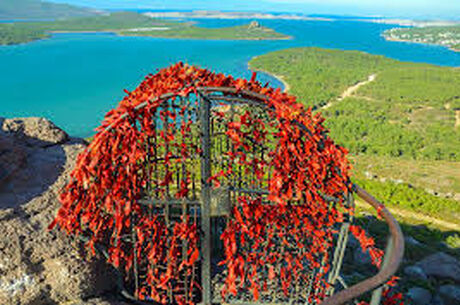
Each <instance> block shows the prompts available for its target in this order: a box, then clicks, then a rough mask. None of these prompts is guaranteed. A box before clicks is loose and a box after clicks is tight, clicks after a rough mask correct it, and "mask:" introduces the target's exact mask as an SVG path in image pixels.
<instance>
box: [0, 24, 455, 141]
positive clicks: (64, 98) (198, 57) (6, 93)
mask: <svg viewBox="0 0 460 305" xmlns="http://www.w3.org/2000/svg"><path fill="white" fill-rule="evenodd" d="M247 22H248V21H247V20H225V21H223V20H206V21H200V23H202V25H204V26H210V27H215V26H229V25H233V24H241V23H247ZM260 22H261V23H262V24H263V25H266V26H269V27H272V28H275V29H276V30H278V31H281V32H283V33H286V34H289V35H292V36H294V37H295V39H293V40H289V41H200V40H174V39H156V38H146V37H118V36H116V35H113V34H57V35H54V36H53V37H52V38H51V39H47V40H42V41H36V42H33V43H29V44H25V45H18V46H4V47H0V71H1V73H0V92H1V96H0V116H5V117H17V116H43V117H47V118H49V119H51V120H53V121H54V122H55V123H56V124H57V125H58V126H60V127H62V128H64V129H65V130H66V131H68V132H69V133H70V134H71V135H74V136H81V137H86V136H89V135H91V134H92V132H93V130H94V128H95V127H97V126H98V125H99V123H100V121H101V119H102V118H103V116H104V114H105V113H106V112H107V111H109V110H110V109H111V108H113V107H115V106H116V105H117V103H118V101H119V100H120V99H121V98H122V97H123V95H124V93H123V89H128V90H131V89H134V88H135V87H136V86H137V85H138V84H139V82H140V81H141V80H142V79H143V77H144V76H145V75H147V74H148V73H154V72H155V71H156V70H157V69H159V68H162V67H165V66H168V65H170V64H172V63H175V62H177V61H184V62H187V63H190V64H196V65H200V66H202V67H207V68H210V69H212V70H214V71H218V72H224V73H231V74H233V75H235V76H238V77H246V78H249V77H250V76H251V72H250V71H248V68H247V62H248V61H249V60H250V59H251V58H252V57H253V56H257V55H261V54H264V53H267V52H270V51H273V50H279V49H284V48H290V47H301V46H318V47H324V48H336V49H346V50H352V49H353V50H361V51H365V52H369V53H373V54H381V55H385V56H388V57H391V58H396V59H399V60H404V61H414V62H427V63H432V64H438V65H445V66H460V53H455V52H452V51H449V50H448V49H446V48H442V47H436V46H425V45H419V44H410V43H401V42H387V41H385V40H384V39H383V38H382V37H381V36H380V34H381V32H382V31H384V30H385V29H387V28H389V27H390V26H387V25H380V24H373V23H365V22H352V21H335V22H319V21H287V20H261V21H260ZM259 79H260V80H261V81H263V82H270V83H271V84H272V85H273V86H281V83H280V82H279V81H277V80H276V79H274V78H272V77H270V76H268V75H264V74H260V75H259Z"/></svg>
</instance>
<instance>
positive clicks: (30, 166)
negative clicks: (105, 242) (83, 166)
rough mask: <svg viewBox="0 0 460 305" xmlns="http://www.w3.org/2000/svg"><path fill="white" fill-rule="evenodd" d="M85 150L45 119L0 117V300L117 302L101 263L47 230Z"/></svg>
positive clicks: (19, 302)
mask: <svg viewBox="0 0 460 305" xmlns="http://www.w3.org/2000/svg"><path fill="white" fill-rule="evenodd" d="M84 147H85V143H84V141H82V140H79V139H72V138H69V137H68V136H67V134H65V132H63V131H62V130H60V129H59V128H57V127H56V126H54V124H52V123H51V122H49V121H46V120H44V119H39V118H27V119H12V120H5V119H1V118H0V230H1V231H2V232H1V234H0V304H2V305H9V304H11V305H13V304H14V305H22V304H24V305H26V304H27V305H40V304H47V305H49V304H92V305H96V304H101V305H102V304H104V305H108V304H122V303H121V302H120V301H117V300H112V301H111V300H110V299H107V297H105V298H104V297H102V298H101V296H104V295H111V294H115V292H114V287H115V285H114V280H113V279H114V276H113V274H111V271H110V270H109V269H108V268H107V266H106V265H105V263H104V262H102V261H100V260H97V259H87V258H85V257H84V255H83V254H82V253H83V252H82V251H81V249H79V248H78V246H76V245H75V244H74V243H73V242H72V241H71V240H69V239H68V238H67V237H65V236H63V235H61V234H60V233H58V232H56V231H53V232H49V231H48V230H47V227H48V225H49V223H50V222H51V221H52V219H53V217H54V215H55V213H56V211H57V208H58V206H59V204H58V201H57V194H58V192H59V190H60V189H61V188H62V187H63V186H64V185H65V182H66V179H67V178H68V175H69V172H70V170H71V169H72V168H73V166H74V163H75V160H76V156H77V155H78V153H79V152H80V151H82V150H83V149H84Z"/></svg>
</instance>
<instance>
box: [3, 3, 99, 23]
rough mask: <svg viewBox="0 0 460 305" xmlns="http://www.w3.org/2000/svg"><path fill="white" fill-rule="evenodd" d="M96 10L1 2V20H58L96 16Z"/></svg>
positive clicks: (67, 6) (46, 4) (52, 4)
mask: <svg viewBox="0 0 460 305" xmlns="http://www.w3.org/2000/svg"><path fill="white" fill-rule="evenodd" d="M95 13H96V12H95V11H94V10H90V9H86V8H80V7H76V6H72V5H68V4H59V3H51V2H45V1H41V0H1V1H0V19H6V20H10V19H57V18H66V17H77V16H90V15H94V14H95Z"/></svg>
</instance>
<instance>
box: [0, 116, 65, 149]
mask: <svg viewBox="0 0 460 305" xmlns="http://www.w3.org/2000/svg"><path fill="white" fill-rule="evenodd" d="M1 129H2V131H3V132H5V133H8V134H9V135H10V136H13V137H14V138H16V139H17V140H20V141H21V142H22V144H26V145H29V146H32V147H37V146H38V147H47V146H53V145H55V144H60V143H63V142H65V141H67V140H68V138H69V136H68V135H67V133H65V132H64V131H63V130H62V129H60V128H59V127H57V126H56V125H54V123H53V122H51V121H49V120H47V119H44V118H15V119H4V120H3V122H2V124H1Z"/></svg>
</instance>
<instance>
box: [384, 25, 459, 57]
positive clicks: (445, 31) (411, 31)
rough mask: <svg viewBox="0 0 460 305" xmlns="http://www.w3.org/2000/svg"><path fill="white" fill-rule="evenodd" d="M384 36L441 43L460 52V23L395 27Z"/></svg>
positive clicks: (400, 39)
mask: <svg viewBox="0 0 460 305" xmlns="http://www.w3.org/2000/svg"><path fill="white" fill-rule="evenodd" d="M383 36H384V37H385V39H387V40H391V41H407V42H414V43H424V44H433V45H440V46H445V47H448V48H449V49H451V50H453V51H456V52H460V24H457V25H453V26H426V27H413V28H394V29H390V30H387V31H385V32H384V33H383Z"/></svg>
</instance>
